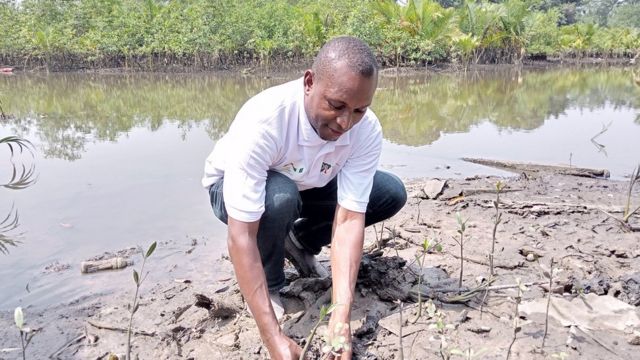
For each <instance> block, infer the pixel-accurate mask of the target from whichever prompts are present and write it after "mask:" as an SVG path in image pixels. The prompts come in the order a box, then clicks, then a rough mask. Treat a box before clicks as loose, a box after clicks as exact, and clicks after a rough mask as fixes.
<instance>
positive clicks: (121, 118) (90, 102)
mask: <svg viewBox="0 0 640 360" xmlns="http://www.w3.org/2000/svg"><path fill="white" fill-rule="evenodd" d="M279 81H283V80H264V79H261V78H239V77H212V76H210V75H205V74H196V75H191V74H190V75H159V74H153V75H141V74H136V75H82V74H74V75H63V74H60V75H51V76H49V77H18V76H15V77H12V78H8V79H0V90H3V88H8V89H11V91H10V92H9V91H6V93H7V94H8V96H7V103H8V104H11V111H12V112H13V113H14V114H15V115H16V120H15V121H13V122H12V123H14V124H15V125H14V126H15V127H16V128H19V129H18V130H16V131H18V132H20V131H21V130H22V131H23V133H24V132H28V131H29V129H30V130H31V131H35V132H37V136H38V137H39V138H40V139H41V140H42V143H43V146H44V149H43V151H44V154H45V156H48V157H56V158H63V159H67V160H75V159H78V158H80V156H81V155H82V152H83V151H84V147H85V144H86V143H87V142H91V141H115V140H116V139H117V138H118V137H119V136H120V135H122V134H126V133H127V132H129V130H131V129H132V128H134V127H145V128H148V129H149V130H151V131H155V130H157V129H158V128H160V127H161V126H162V125H163V124H164V123H168V122H170V123H176V124H177V125H178V127H180V128H183V129H189V128H190V127H191V126H193V125H194V124H204V126H205V129H206V131H207V132H208V134H209V135H210V136H211V137H212V138H218V137H220V136H221V134H223V133H224V132H225V131H226V130H227V128H228V126H229V124H230V122H231V120H232V119H233V117H234V115H235V113H236V112H237V111H238V109H239V108H240V106H241V105H242V103H244V101H246V99H247V98H249V97H250V96H251V95H253V94H255V93H257V92H259V91H260V90H262V89H264V88H267V87H268V86H270V85H272V84H275V83H277V82H279ZM20 129H21V130H20Z"/></svg>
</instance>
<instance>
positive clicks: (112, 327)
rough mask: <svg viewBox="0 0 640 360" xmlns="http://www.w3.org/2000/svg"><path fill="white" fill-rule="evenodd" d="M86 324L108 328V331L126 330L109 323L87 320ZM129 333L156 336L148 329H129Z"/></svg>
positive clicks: (103, 328)
mask: <svg viewBox="0 0 640 360" xmlns="http://www.w3.org/2000/svg"><path fill="white" fill-rule="evenodd" d="M87 324H89V325H91V326H93V327H94V328H96V329H100V330H110V331H117V332H121V333H126V332H127V331H128V329H125V328H121V327H115V326H111V325H104V324H98V323H95V322H93V321H90V320H89V321H87ZM131 333H132V334H134V335H142V336H150V337H154V336H156V332H155V331H154V332H148V331H144V330H131Z"/></svg>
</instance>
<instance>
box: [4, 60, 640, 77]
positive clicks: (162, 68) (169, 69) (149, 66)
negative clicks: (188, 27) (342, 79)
mask: <svg viewBox="0 0 640 360" xmlns="http://www.w3.org/2000/svg"><path fill="white" fill-rule="evenodd" d="M5 58H6V56H5V57H2V56H0V68H5V67H6V68H11V69H12V72H9V73H7V74H8V75H11V74H19V73H87V74H136V73H159V74H163V73H166V74H198V73H222V74H227V73H229V74H231V73H236V72H239V73H240V74H241V75H243V76H253V75H261V76H265V75H266V76H269V75H274V76H277V75H278V74H283V73H290V72H292V71H303V70H304V69H306V68H308V67H309V66H310V64H311V62H312V61H313V59H302V58H301V59H290V60H289V59H286V60H285V59H275V60H274V62H273V63H271V62H269V63H268V64H264V63H263V62H262V61H242V62H230V63H221V64H216V65H211V66H204V67H203V66H198V65H180V64H171V63H169V64H162V62H161V63H160V64H155V63H148V62H147V63H146V64H145V63H144V62H145V61H146V60H141V61H139V62H138V63H137V64H136V65H134V66H123V62H122V61H117V62H116V64H120V66H104V64H103V65H100V66H74V65H72V66H65V65H64V64H56V63H54V64H47V63H46V62H38V63H37V65H35V66H26V65H24V64H26V62H25V61H24V59H22V58H21V59H17V60H13V61H9V62H7V60H4V59H5ZM3 60H4V62H3ZM634 60H635V58H632V57H630V56H628V57H611V58H608V57H598V56H595V57H571V56H569V57H556V58H554V57H549V58H547V59H538V58H535V57H531V58H529V59H524V60H523V61H522V63H520V64H513V63H495V64H493V63H488V64H484V63H480V64H469V65H467V66H466V69H465V66H464V64H460V63H451V62H447V63H436V64H427V65H425V66H415V65H404V66H381V67H380V74H381V75H385V76H388V75H396V74H400V75H413V74H416V73H429V72H447V73H450V72H464V71H485V70H489V71H493V70H497V69H512V68H518V69H550V68H563V67H600V66H605V67H625V66H634V65H635V61H634ZM20 64H23V65H22V66H20ZM7 74H5V75H7Z"/></svg>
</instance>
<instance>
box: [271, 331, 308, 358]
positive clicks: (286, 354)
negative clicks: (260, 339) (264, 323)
mask: <svg viewBox="0 0 640 360" xmlns="http://www.w3.org/2000/svg"><path fill="white" fill-rule="evenodd" d="M265 345H266V346H267V350H268V351H269V355H270V356H271V359H273V360H298V359H299V358H300V355H301V354H302V348H301V347H300V346H299V345H298V344H297V343H296V342H295V341H293V340H291V339H290V338H289V337H287V336H286V335H285V334H283V333H282V332H280V333H279V334H278V335H276V336H275V337H273V338H270V339H267V340H266V341H265Z"/></svg>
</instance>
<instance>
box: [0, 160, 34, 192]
mask: <svg viewBox="0 0 640 360" xmlns="http://www.w3.org/2000/svg"><path fill="white" fill-rule="evenodd" d="M11 165H12V166H13V171H12V174H11V179H9V182H7V183H6V184H2V185H0V186H2V187H4V188H6V189H11V190H22V189H25V188H28V187H29V186H31V185H33V184H35V183H36V181H38V176H37V174H36V166H35V165H34V164H32V165H31V166H30V167H29V168H28V169H27V167H26V166H24V164H22V165H21V167H22V169H21V170H20V171H18V166H17V165H16V164H13V163H12V164H11Z"/></svg>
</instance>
